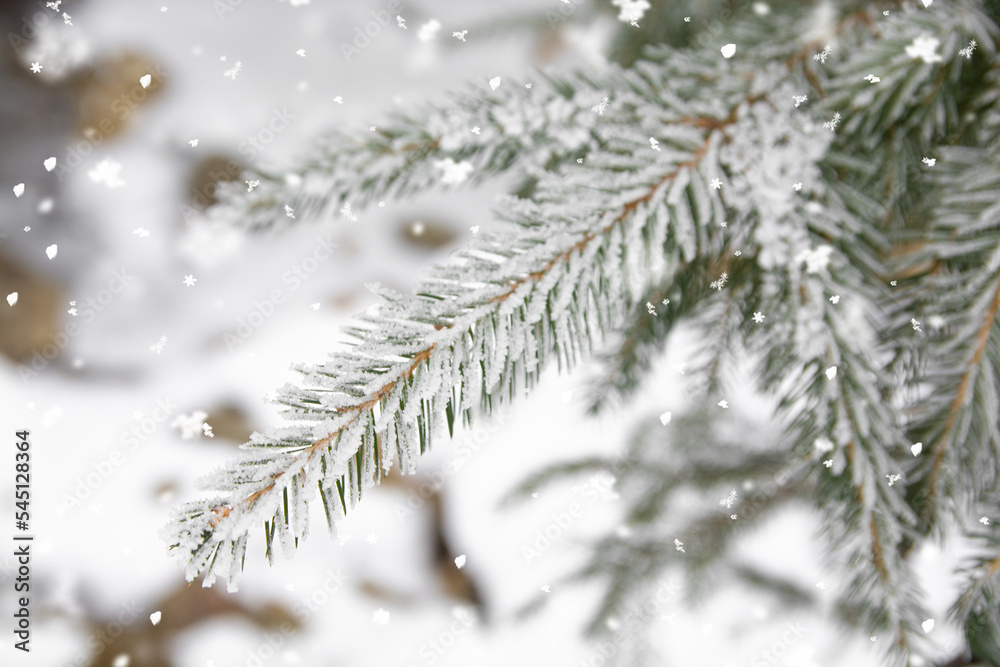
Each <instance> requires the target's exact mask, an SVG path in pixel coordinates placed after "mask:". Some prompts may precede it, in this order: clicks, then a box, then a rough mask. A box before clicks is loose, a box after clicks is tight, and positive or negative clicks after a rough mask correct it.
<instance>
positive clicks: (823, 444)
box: [813, 435, 833, 454]
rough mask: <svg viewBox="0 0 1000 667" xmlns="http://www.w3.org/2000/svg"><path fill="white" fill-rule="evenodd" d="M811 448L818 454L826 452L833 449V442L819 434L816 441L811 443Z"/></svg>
mask: <svg viewBox="0 0 1000 667" xmlns="http://www.w3.org/2000/svg"><path fill="white" fill-rule="evenodd" d="M813 448H814V449H815V450H816V451H817V452H819V453H820V454H825V453H827V452H831V451H833V443H832V442H830V439H829V438H828V437H826V436H825V435H821V436H820V437H818V438H816V442H814V443H813Z"/></svg>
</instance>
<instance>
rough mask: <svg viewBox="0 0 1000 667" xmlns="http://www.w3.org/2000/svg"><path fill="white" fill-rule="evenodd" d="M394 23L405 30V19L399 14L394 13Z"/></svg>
mask: <svg viewBox="0 0 1000 667" xmlns="http://www.w3.org/2000/svg"><path fill="white" fill-rule="evenodd" d="M396 25H397V26H399V27H400V28H402V29H403V30H406V19H404V18H403V17H402V16H400V15H399V14H396Z"/></svg>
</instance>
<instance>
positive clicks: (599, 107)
mask: <svg viewBox="0 0 1000 667" xmlns="http://www.w3.org/2000/svg"><path fill="white" fill-rule="evenodd" d="M607 108H608V96H607V95H605V96H604V98H603V99H602V100H601V101H600V103H598V104H595V105H594V106H592V107H590V110H591V111H593V112H594V113H596V114H597V115H598V116H603V115H604V111H605V109H607Z"/></svg>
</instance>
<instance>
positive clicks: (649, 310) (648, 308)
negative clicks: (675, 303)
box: [646, 301, 656, 317]
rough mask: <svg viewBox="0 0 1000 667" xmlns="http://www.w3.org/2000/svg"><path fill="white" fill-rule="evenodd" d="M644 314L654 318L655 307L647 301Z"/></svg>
mask: <svg viewBox="0 0 1000 667" xmlns="http://www.w3.org/2000/svg"><path fill="white" fill-rule="evenodd" d="M646 312H647V313H649V314H650V315H652V316H653V317H656V306H654V305H653V304H651V303H650V302H649V301H647V302H646Z"/></svg>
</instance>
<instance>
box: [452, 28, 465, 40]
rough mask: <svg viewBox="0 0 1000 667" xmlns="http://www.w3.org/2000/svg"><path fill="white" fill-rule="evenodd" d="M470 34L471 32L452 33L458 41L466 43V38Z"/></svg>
mask: <svg viewBox="0 0 1000 667" xmlns="http://www.w3.org/2000/svg"><path fill="white" fill-rule="evenodd" d="M468 32H469V31H468V30H463V31H462V32H453V33H451V36H452V37H454V38H455V39H457V40H458V41H460V42H464V41H465V36H466V34H468Z"/></svg>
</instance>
